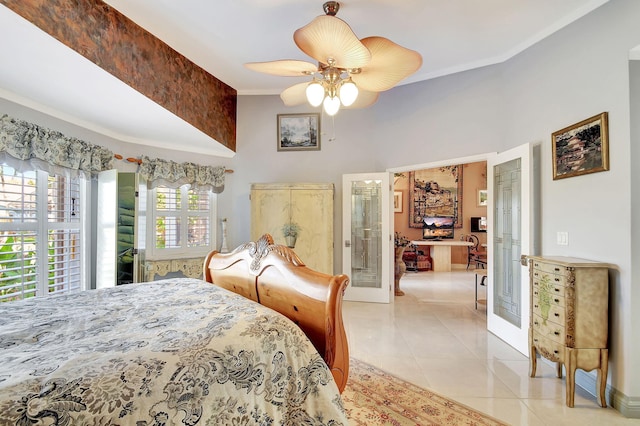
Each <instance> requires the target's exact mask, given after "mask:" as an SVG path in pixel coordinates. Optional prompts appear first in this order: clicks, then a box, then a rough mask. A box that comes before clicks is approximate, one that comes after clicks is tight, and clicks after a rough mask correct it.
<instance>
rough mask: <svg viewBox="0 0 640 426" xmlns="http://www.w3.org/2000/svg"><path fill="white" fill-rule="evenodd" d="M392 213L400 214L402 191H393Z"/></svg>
mask: <svg viewBox="0 0 640 426" xmlns="http://www.w3.org/2000/svg"><path fill="white" fill-rule="evenodd" d="M393 212H394V213H402V191H393Z"/></svg>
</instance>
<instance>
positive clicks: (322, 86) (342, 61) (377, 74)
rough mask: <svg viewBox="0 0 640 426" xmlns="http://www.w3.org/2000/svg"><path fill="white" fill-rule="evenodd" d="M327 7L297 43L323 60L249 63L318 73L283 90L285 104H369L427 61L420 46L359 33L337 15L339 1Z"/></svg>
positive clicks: (287, 72)
mask: <svg viewBox="0 0 640 426" xmlns="http://www.w3.org/2000/svg"><path fill="white" fill-rule="evenodd" d="M323 9H324V12H325V15H320V16H318V17H316V18H315V19H314V20H313V21H311V22H310V23H309V24H307V25H305V26H304V27H302V28H299V29H298V30H296V31H295V32H294V34H293V40H294V41H295V43H296V45H297V46H298V47H299V48H300V50H302V51H303V52H304V53H306V54H307V55H309V56H310V57H312V58H313V59H315V60H316V61H318V64H317V65H316V64H313V63H311V62H306V61H299V60H293V59H284V60H278V61H270V62H250V63H247V64H245V66H246V67H247V68H249V69H251V70H253V71H258V72H262V73H265V74H272V75H278V76H284V77H300V76H311V77H313V80H312V81H311V82H310V83H309V82H304V83H299V84H295V85H293V86H291V87H289V88H287V89H285V90H284V91H283V92H282V93H281V94H280V98H282V100H283V102H284V104H285V105H287V106H294V105H300V104H302V103H304V102H306V101H308V102H309V103H310V104H311V105H312V106H314V107H316V106H320V104H323V106H324V110H325V112H326V113H327V114H328V115H335V114H336V113H337V112H338V110H339V109H340V106H343V107H350V108H364V107H367V106H369V105H372V104H374V103H375V102H376V101H377V100H378V96H379V92H382V91H385V90H389V89H391V88H392V87H394V86H395V85H396V84H398V83H399V82H400V81H401V80H402V79H404V78H406V77H408V76H410V75H411V74H413V73H414V72H416V71H417V70H418V69H419V68H420V66H421V65H422V56H420V54H419V53H418V52H416V51H413V50H410V49H407V48H405V47H402V46H400V45H398V44H396V43H394V42H392V41H391V40H388V39H386V38H384V37H377V36H374V37H366V38H363V39H362V40H360V39H358V37H356V35H355V33H354V32H353V30H352V29H351V27H349V25H348V24H347V23H346V22H344V21H343V20H342V19H340V18H337V17H336V14H337V13H338V10H339V9H340V3H338V2H337V1H328V2H326V3H324V5H323Z"/></svg>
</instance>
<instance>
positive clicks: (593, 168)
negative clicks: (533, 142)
mask: <svg viewBox="0 0 640 426" xmlns="http://www.w3.org/2000/svg"><path fill="white" fill-rule="evenodd" d="M551 145H552V152H553V180H557V179H564V178H568V177H572V176H580V175H586V174H588V173H595V172H603V171H606V170H609V123H608V114H607V113H606V112H603V113H601V114H598V115H595V116H593V117H590V118H587V119H586V120H582V121H581V122H579V123H576V124H573V125H571V126H569V127H565V128H564V129H561V130H558V131H557V132H553V133H552V135H551Z"/></svg>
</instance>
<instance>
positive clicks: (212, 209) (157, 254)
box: [146, 185, 218, 260]
mask: <svg viewBox="0 0 640 426" xmlns="http://www.w3.org/2000/svg"><path fill="white" fill-rule="evenodd" d="M164 188H166V187H164ZM180 189H181V191H182V193H181V197H182V200H183V201H182V202H181V212H180V220H181V223H185V224H187V223H188V216H189V211H188V208H189V203H188V199H189V198H188V196H187V194H188V190H189V185H183V186H181V187H180ZM156 201H157V191H156V188H153V189H151V190H149V191H147V206H149V207H150V209H149V210H148V211H149V212H150V216H151V217H150V218H149V220H148V221H147V235H146V246H147V251H146V259H147V260H170V259H188V258H193V257H199V256H206V255H207V254H209V252H211V251H212V250H213V249H214V247H215V244H216V238H217V227H216V220H215V219H216V217H217V204H218V196H217V194H215V193H214V192H212V191H211V190H209V214H208V215H207V217H208V218H209V245H207V246H200V247H187V246H182V247H179V248H157V247H156V221H157V218H158V216H161V214H159V213H158V210H157V204H156ZM187 230H188V226H183V227H182V229H181V232H182V233H183V234H182V238H181V241H187V239H186V237H187V234H186V233H187Z"/></svg>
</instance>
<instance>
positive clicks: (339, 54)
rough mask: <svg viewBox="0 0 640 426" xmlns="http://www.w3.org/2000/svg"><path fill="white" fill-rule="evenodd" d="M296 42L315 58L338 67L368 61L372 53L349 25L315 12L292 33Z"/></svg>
mask: <svg viewBox="0 0 640 426" xmlns="http://www.w3.org/2000/svg"><path fill="white" fill-rule="evenodd" d="M293 40H294V41H295V42H296V45H298V47H299V48H300V50H302V51H303V52H304V53H306V54H307V55H309V56H311V57H312V58H313V59H315V60H316V61H318V62H320V63H323V64H325V65H329V62H330V60H331V59H332V60H334V61H335V63H334V64H333V65H334V66H337V67H339V68H361V67H363V66H365V65H367V64H368V63H369V61H371V53H370V52H369V49H367V48H366V47H365V46H364V44H362V42H361V41H360V40H359V39H358V37H356V35H355V34H354V32H353V30H352V29H351V27H349V25H348V24H347V23H346V22H344V21H343V20H342V19H340V18H336V17H335V16H327V15H323V16H318V17H317V18H315V19H314V20H313V21H311V22H310V23H309V24H307V25H305V26H304V27H302V28H299V29H297V30H296V32H295V33H293Z"/></svg>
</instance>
